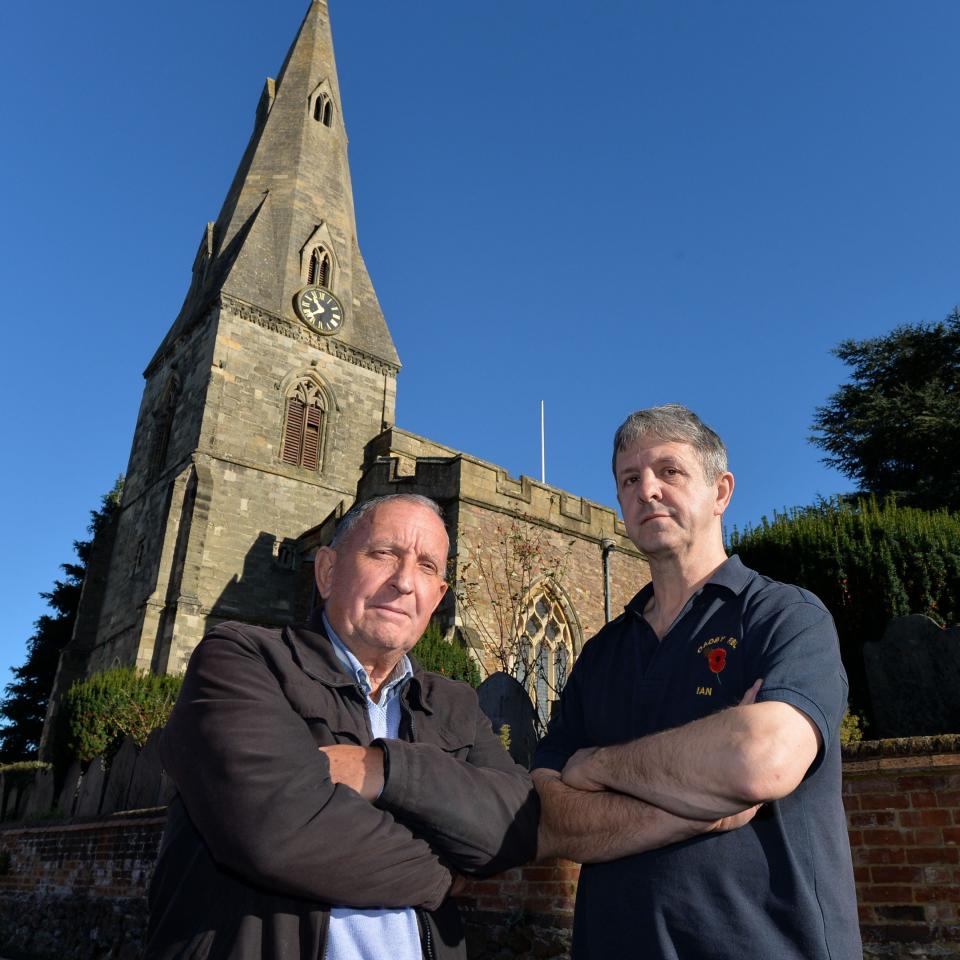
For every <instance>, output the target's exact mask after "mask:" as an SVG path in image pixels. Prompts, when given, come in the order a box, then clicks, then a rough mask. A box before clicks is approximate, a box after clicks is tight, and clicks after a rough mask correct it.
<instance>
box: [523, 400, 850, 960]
mask: <svg viewBox="0 0 960 960" xmlns="http://www.w3.org/2000/svg"><path fill="white" fill-rule="evenodd" d="M613 473H614V478H615V480H616V485H617V498H618V500H619V502H620V508H621V511H622V513H623V520H624V524H625V525H626V528H627V534H628V536H629V537H630V539H631V540H632V541H633V543H634V544H635V545H636V547H637V549H639V550H640V551H642V552H643V554H644V555H645V556H646V557H647V558H648V560H649V563H650V573H651V577H652V581H651V583H649V584H648V585H647V586H645V587H644V588H643V589H642V590H641V591H640V592H639V593H638V594H637V595H636V596H635V597H634V598H633V600H631V601H630V603H629V604H628V605H627V607H626V610H625V611H624V613H623V614H622V615H621V616H619V617H617V618H616V619H615V620H613V621H611V622H610V623H609V624H607V626H606V627H604V628H603V629H602V630H601V631H600V632H599V633H598V634H597V636H596V637H594V638H593V639H592V640H591V641H590V642H589V643H588V644H587V645H586V647H585V648H584V650H583V652H582V653H581V655H580V657H579V659H578V661H577V663H576V664H575V666H574V668H573V671H572V672H571V676H570V679H569V681H568V683H567V685H566V687H565V689H564V691H563V693H562V695H561V700H560V706H559V710H558V712H557V714H556V715H555V717H554V719H553V720H552V721H551V723H550V726H549V729H548V732H547V735H546V737H545V738H544V740H543V741H542V742H541V744H540V746H539V748H538V750H537V756H536V759H535V762H534V766H535V769H534V774H533V775H534V782H535V783H536V785H537V789H538V791H539V792H540V797H541V803H542V819H541V826H540V843H539V850H538V853H539V856H541V857H543V856H549V855H556V856H565V857H568V858H570V859H573V860H577V861H580V862H581V863H583V864H584V867H583V870H582V872H581V875H580V883H579V888H578V892H577V905H576V911H575V916H574V934H573V957H574V960H588V958H589V960H593V958H603V960H606V958H610V957H627V956H630V957H634V956H636V957H643V958H645V960H647V958H649V960H657V958H661V960H678V958H679V960H699V958H704V960H706V958H711V960H743V958H744V957H763V958H767V957H769V958H776V960H854V958H856V960H860V958H861V955H862V954H861V948H860V937H859V930H858V923H857V910H856V898H855V894H854V885H853V870H852V866H851V862H850V847H849V841H848V836H847V829H846V820H845V817H844V811H843V806H842V804H841V798H840V743H839V727H840V722H841V719H842V717H843V714H844V710H845V707H846V698H847V680H846V676H845V674H844V670H843V665H842V664H841V662H840V655H839V645H838V642H837V636H836V630H835V628H834V625H833V621H832V619H831V617H830V614H829V613H828V612H827V610H826V609H825V608H824V606H823V605H822V604H821V603H820V601H819V600H818V599H817V598H816V597H815V596H813V595H812V594H811V593H809V592H807V591H806V590H802V589H800V588H799V587H793V586H788V585H786V584H782V583H776V582H775V581H772V580H769V579H767V578H766V577H763V576H760V575H759V574H757V573H755V572H754V571H752V570H748V569H747V568H746V567H744V566H743V564H741V562H740V560H739V559H738V558H737V557H730V558H728V557H727V555H726V552H725V550H724V546H723V531H722V526H721V521H722V517H723V512H724V510H725V509H726V507H727V505H728V503H729V502H730V497H731V495H732V494H733V487H734V480H733V474H731V473H730V472H729V470H728V469H727V455H726V449H725V448H724V445H723V442H722V441H721V440H720V438H719V437H718V436H717V434H716V433H715V432H714V431H713V430H711V429H710V428H709V427H707V426H706V425H705V424H704V423H703V422H702V421H701V420H700V419H699V418H698V417H697V416H696V415H695V414H694V413H692V412H691V411H690V410H687V409H686V408H685V407H682V406H679V405H677V404H669V405H665V406H661V407H653V408H650V409H647V410H640V411H637V412H636V413H634V414H631V416H630V417H628V418H627V420H626V421H625V422H624V423H623V424H622V426H621V427H620V429H619V430H617V433H616V437H615V439H614V449H613Z"/></svg>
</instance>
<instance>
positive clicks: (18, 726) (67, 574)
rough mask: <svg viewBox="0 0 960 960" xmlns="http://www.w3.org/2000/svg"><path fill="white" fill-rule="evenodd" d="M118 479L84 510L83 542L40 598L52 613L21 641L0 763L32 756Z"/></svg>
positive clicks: (3, 711)
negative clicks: (97, 505) (94, 507)
mask: <svg viewBox="0 0 960 960" xmlns="http://www.w3.org/2000/svg"><path fill="white" fill-rule="evenodd" d="M122 489H123V480H122V478H121V479H118V480H117V482H116V484H115V485H114V487H113V489H112V490H111V491H110V492H109V493H107V494H105V495H104V497H103V499H102V501H101V504H100V508H99V509H98V510H92V511H91V513H90V524H89V526H88V527H87V532H88V533H89V534H90V539H89V540H75V541H74V544H73V549H74V551H75V552H76V555H77V557H76V562H74V563H64V564H61V567H60V569H61V570H63V572H64V577H63V579H62V580H55V581H54V584H53V589H52V590H50V591H49V592H46V593H41V594H40V596H41V597H43V598H44V600H46V601H47V604H48V605H49V606H50V608H51V609H52V611H53V612H52V613H45V614H43V615H42V616H41V617H39V618H38V619H37V621H36V622H35V624H34V626H35V632H34V634H33V636H32V637H30V639H29V640H28V641H27V657H26V660H25V661H24V662H23V664H22V665H21V666H19V667H13V668H11V669H12V673H13V676H14V680H13V681H12V682H11V683H8V684H7V685H6V687H5V688H4V694H5V695H4V698H3V700H2V701H0V717H2V718H3V719H4V720H5V721H6V722H5V723H4V725H3V726H0V761H4V762H11V761H16V760H26V759H32V758H35V757H36V756H37V751H38V749H39V747H40V735H41V733H42V732H43V721H44V717H45V716H46V712H47V701H48V699H49V696H50V691H51V689H52V688H53V680H54V677H55V676H56V673H57V663H58V662H59V659H60V651H61V650H62V649H63V648H64V646H66V644H67V643H68V642H69V641H70V637H71V635H72V633H73V625H74V622H75V621H76V618H77V609H78V608H79V606H80V591H81V590H82V588H83V577H84V573H85V572H86V568H87V562H88V561H89V559H90V553H91V551H92V549H93V545H94V543H95V541H96V538H97V536H98V535H99V534H100V533H101V531H103V530H104V529H105V527H106V525H107V524H108V523H109V521H110V519H111V518H112V516H113V514H114V513H115V511H116V510H117V507H118V506H119V504H120V493H121V491H122Z"/></svg>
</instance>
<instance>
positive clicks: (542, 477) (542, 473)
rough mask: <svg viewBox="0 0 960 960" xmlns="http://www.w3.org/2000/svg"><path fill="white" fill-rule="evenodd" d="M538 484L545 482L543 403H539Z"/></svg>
mask: <svg viewBox="0 0 960 960" xmlns="http://www.w3.org/2000/svg"><path fill="white" fill-rule="evenodd" d="M540 482H541V483H546V482H547V445H546V441H545V439H544V430H543V401H542V400H541V401H540Z"/></svg>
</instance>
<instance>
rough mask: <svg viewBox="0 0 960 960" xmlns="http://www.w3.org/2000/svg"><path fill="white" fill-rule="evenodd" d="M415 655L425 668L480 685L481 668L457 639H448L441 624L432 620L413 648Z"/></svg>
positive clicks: (472, 684)
mask: <svg viewBox="0 0 960 960" xmlns="http://www.w3.org/2000/svg"><path fill="white" fill-rule="evenodd" d="M413 655H414V656H415V657H416V658H417V662H418V663H419V664H420V666H421V667H423V669H424V670H432V671H433V672H434V673H442V674H443V675H444V676H445V677H450V678H451V679H453V680H463V681H465V682H466V683H469V684H470V686H471V687H479V686H480V668H479V667H478V666H477V664H476V661H475V660H474V659H473V658H472V657H471V656H470V654H469V653H467V651H466V650H465V649H464V648H463V647H462V646H460V644H459V643H458V642H457V640H456V639H454V640H447V639H445V638H444V636H443V631H442V630H441V629H440V625H439V624H438V623H437V622H436V621H435V620H431V621H430V623H429V624H428V625H427V629H426V631H425V632H424V634H423V636H422V637H421V638H420V639H419V640H418V641H417V645H416V646H415V647H414V648H413Z"/></svg>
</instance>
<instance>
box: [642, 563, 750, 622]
mask: <svg viewBox="0 0 960 960" xmlns="http://www.w3.org/2000/svg"><path fill="white" fill-rule="evenodd" d="M753 575H754V574H753V571H752V570H750V569H749V568H748V567H745V566H744V565H743V564H742V563H741V562H740V558H739V557H738V556H737V555H736V554H734V555H733V556H732V557H728V558H727V559H726V560H724V562H723V563H721V564H720V566H719V567H717V569H716V570H714V571H713V574H712V575H711V577H710V579H709V580H707V582H706V583H704V585H703V586H702V587H701V588H700V590H698V591H697V593H700V592H701V591H703V590H706V589H707V587H722V588H724V589H726V590H729V591H730V592H731V593H734V594H737V595H738V596H739V595H740V594H741V593H743V591H744V590H745V589H746V586H747V584H748V583H749V582H750V581H751V579H752V578H753ZM652 595H653V582H652V581H651V582H650V583H648V584H647V585H646V586H645V587H644V588H643V589H642V590H641V591H640V592H639V593H638V594H637V595H636V596H635V597H634V598H633V599H632V600H631V601H630V602H629V603H628V604H627V609H628V610H630V611H632V612H633V613H639V614H641V615H642V614H643V610H644V607H646V605H647V604H648V603H649V601H650V597H651V596H652Z"/></svg>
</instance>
